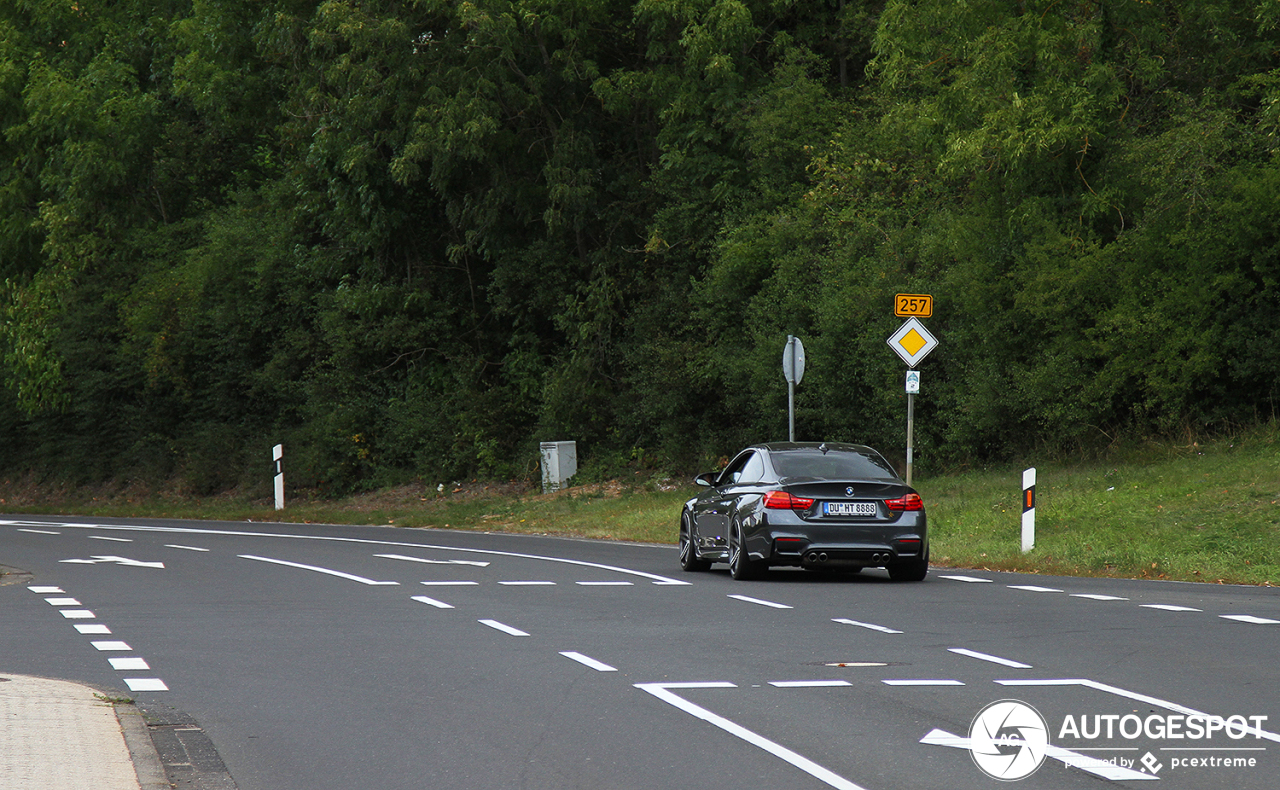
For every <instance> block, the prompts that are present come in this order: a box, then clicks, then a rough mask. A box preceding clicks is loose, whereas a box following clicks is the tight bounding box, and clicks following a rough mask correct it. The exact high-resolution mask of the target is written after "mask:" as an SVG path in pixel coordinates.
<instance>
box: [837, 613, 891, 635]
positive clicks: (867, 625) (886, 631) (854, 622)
mask: <svg viewBox="0 0 1280 790" xmlns="http://www.w3.org/2000/svg"><path fill="white" fill-rule="evenodd" d="M831 622H833V623H842V624H844V625H856V626H858V627H859V628H868V629H870V630H872V631H879V632H881V633H884V634H900V633H902V632H901V631H899V630H897V629H896V628H887V627H885V626H883V625H876V624H874V623H860V622H858V621H857V620H846V619H844V618H843V617H840V618H834V619H832V621H831Z"/></svg>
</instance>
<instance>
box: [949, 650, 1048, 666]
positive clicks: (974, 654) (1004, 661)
mask: <svg viewBox="0 0 1280 790" xmlns="http://www.w3.org/2000/svg"><path fill="white" fill-rule="evenodd" d="M947 650H949V651H950V652H952V653H955V654H957V655H961V656H968V657H969V658H976V659H978V660H979V661H990V662H991V663H993V664H1001V665H1003V666H1006V667H1013V668H1014V669H1031V665H1030V664H1024V663H1022V662H1021V661H1013V660H1012V659H1008V658H1001V657H1000V656H993V655H990V654H988V653H979V652H978V651H976V650H968V649H966V648H963V647H948V648H947Z"/></svg>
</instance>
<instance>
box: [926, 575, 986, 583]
mask: <svg viewBox="0 0 1280 790" xmlns="http://www.w3.org/2000/svg"><path fill="white" fill-rule="evenodd" d="M938 578H939V579H951V580H952V581H957V582H968V583H970V584H990V583H991V582H992V580H991V579H980V578H978V577H977V576H939V577H938Z"/></svg>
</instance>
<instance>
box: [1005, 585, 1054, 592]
mask: <svg viewBox="0 0 1280 790" xmlns="http://www.w3.org/2000/svg"><path fill="white" fill-rule="evenodd" d="M1009 589H1010V590H1026V591H1027V592H1055V593H1056V592H1062V590H1058V589H1055V588H1053V587H1037V586H1035V585H1034V584H1010V585H1009Z"/></svg>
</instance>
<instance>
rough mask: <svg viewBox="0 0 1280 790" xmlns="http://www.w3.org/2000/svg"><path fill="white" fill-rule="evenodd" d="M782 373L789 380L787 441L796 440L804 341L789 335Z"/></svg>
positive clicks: (802, 376)
mask: <svg viewBox="0 0 1280 790" xmlns="http://www.w3.org/2000/svg"><path fill="white" fill-rule="evenodd" d="M782 375H783V376H784V377H785V378H786V380H787V441H791V442H794V441H795V440H796V385H797V384H799V383H800V381H801V380H802V379H803V378H804V343H801V342H800V338H798V337H796V336H794V335H787V345H786V347H785V348H784V349H783V350H782Z"/></svg>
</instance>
